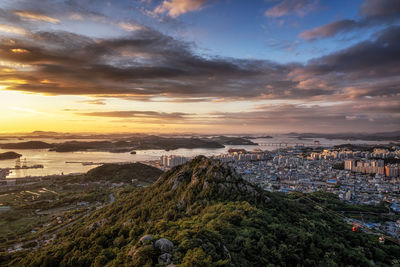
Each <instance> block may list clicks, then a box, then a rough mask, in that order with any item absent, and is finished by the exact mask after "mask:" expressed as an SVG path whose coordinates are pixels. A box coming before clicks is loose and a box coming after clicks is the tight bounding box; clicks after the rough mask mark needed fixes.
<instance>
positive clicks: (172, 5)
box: [154, 0, 207, 18]
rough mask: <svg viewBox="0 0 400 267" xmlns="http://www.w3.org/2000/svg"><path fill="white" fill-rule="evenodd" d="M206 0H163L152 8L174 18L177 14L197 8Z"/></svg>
mask: <svg viewBox="0 0 400 267" xmlns="http://www.w3.org/2000/svg"><path fill="white" fill-rule="evenodd" d="M206 2H207V0H164V1H163V2H162V3H161V4H160V5H159V6H157V7H156V9H155V10H154V12H155V13H168V15H169V16H171V17H173V18H176V17H178V16H179V15H182V14H185V13H188V12H192V11H196V10H199V9H201V8H202V7H203V5H204V4H205V3H206Z"/></svg>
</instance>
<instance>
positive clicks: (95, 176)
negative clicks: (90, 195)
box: [82, 162, 163, 184]
mask: <svg viewBox="0 0 400 267" xmlns="http://www.w3.org/2000/svg"><path fill="white" fill-rule="evenodd" d="M162 173H163V172H162V171H161V170H160V169H157V168H155V167H151V166H149V165H146V164H143V163H139V162H137V163H131V164H122V165H120V164H112V163H108V164H104V165H102V166H99V167H96V168H94V169H91V170H90V171H88V172H87V173H86V174H85V175H84V178H83V179H82V180H84V181H99V180H105V181H109V182H126V183H131V182H132V180H135V179H136V180H137V181H139V182H142V183H145V184H152V183H153V182H154V181H155V180H156V179H157V178H158V177H159V176H160V175H161V174H162Z"/></svg>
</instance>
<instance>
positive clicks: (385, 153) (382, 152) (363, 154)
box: [309, 148, 400, 160]
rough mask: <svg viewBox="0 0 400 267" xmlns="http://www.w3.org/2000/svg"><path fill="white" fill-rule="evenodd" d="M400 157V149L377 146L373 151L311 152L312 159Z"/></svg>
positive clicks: (327, 150) (330, 150) (328, 150)
mask: <svg viewBox="0 0 400 267" xmlns="http://www.w3.org/2000/svg"><path fill="white" fill-rule="evenodd" d="M394 157H400V150H395V151H389V150H388V149H385V148H375V149H374V150H373V151H372V152H370V151H353V150H349V149H342V150H335V149H333V150H332V149H324V150H323V151H322V152H313V153H311V154H310V157H309V158H310V159H313V160H319V159H330V160H334V159H355V158H366V159H373V158H379V159H387V158H394Z"/></svg>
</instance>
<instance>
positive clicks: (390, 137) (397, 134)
mask: <svg viewBox="0 0 400 267" xmlns="http://www.w3.org/2000/svg"><path fill="white" fill-rule="evenodd" d="M288 135H290V136H297V137H300V138H326V139H344V140H366V141H400V131H393V132H381V133H332V134H331V133H289V134H288Z"/></svg>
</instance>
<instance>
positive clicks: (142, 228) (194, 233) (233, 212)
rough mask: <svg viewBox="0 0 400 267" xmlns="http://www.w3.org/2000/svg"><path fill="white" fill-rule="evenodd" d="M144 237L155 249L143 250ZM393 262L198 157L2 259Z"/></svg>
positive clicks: (390, 253)
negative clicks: (44, 243) (45, 241)
mask: <svg viewBox="0 0 400 267" xmlns="http://www.w3.org/2000/svg"><path fill="white" fill-rule="evenodd" d="M149 235H150V236H151V238H152V239H153V240H154V241H155V242H154V243H147V242H142V241H143V240H145V239H148V237H146V236H149ZM145 237H146V238H145ZM156 240H157V241H159V240H162V242H163V243H164V244H167V246H168V252H167V253H166V251H163V250H162V249H161V248H162V246H159V245H157V246H156V244H155V243H156V242H157V241H156ZM165 240H168V241H165ZM159 243H160V242H159ZM159 243H158V244H159ZM171 244H172V245H171ZM165 254H168V255H165ZM399 257H400V248H399V247H397V246H394V245H391V244H380V243H378V241H377V238H376V236H371V235H366V234H365V233H362V232H353V231H352V230H351V225H348V224H347V223H346V222H344V221H343V219H342V218H338V217H335V216H334V215H332V214H331V213H326V212H322V211H321V210H320V209H319V208H318V207H316V206H314V205H312V204H310V203H309V202H307V201H304V197H303V194H295V195H282V194H278V193H269V192H264V191H262V190H261V189H259V188H258V187H257V186H255V185H251V184H249V183H248V182H247V181H245V180H243V179H242V178H241V177H240V176H239V175H238V174H236V173H235V171H234V170H232V169H231V168H229V166H228V165H226V164H224V163H221V162H218V161H213V160H210V159H208V158H205V157H196V158H195V159H193V160H192V161H189V162H187V163H185V164H183V165H180V166H177V167H175V168H173V169H171V170H169V171H167V172H165V173H163V174H162V175H161V176H160V177H159V178H158V180H157V181H156V182H155V183H154V184H153V185H151V186H149V187H146V188H140V189H135V190H134V191H122V192H121V193H120V194H119V195H118V196H117V200H116V201H115V202H114V203H113V204H111V205H109V206H107V207H105V208H103V209H99V210H97V211H95V212H93V213H92V214H90V215H89V216H88V217H86V218H84V219H83V220H82V221H81V222H80V223H78V224H75V225H73V226H71V227H70V228H67V229H65V230H63V231H62V232H60V234H59V236H58V237H57V238H56V239H55V240H54V241H53V243H52V245H51V246H49V247H45V248H42V249H40V250H37V251H32V252H28V251H22V252H17V253H14V254H12V255H10V254H7V255H4V254H0V262H1V264H0V265H1V266H60V265H62V266H165V265H166V264H167V263H168V264H170V263H171V262H172V263H173V264H176V265H178V266H268V265H271V264H272V265H275V266H296V265H298V264H300V265H303V266H317V265H319V266H338V265H353V266H372V265H374V264H376V265H379V266H391V265H393V264H394V263H395V260H396V259H398V258H399ZM272 265H271V266H272Z"/></svg>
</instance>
